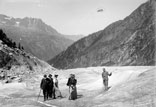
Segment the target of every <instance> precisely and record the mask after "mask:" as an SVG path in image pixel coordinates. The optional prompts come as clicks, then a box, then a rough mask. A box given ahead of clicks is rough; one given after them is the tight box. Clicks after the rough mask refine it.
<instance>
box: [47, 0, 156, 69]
mask: <svg viewBox="0 0 156 107" xmlns="http://www.w3.org/2000/svg"><path fill="white" fill-rule="evenodd" d="M155 7H156V1H155V0H149V1H147V2H146V3H144V4H142V5H141V6H139V7H138V8H137V9H136V10H135V11H133V12H132V13H131V14H130V15H129V16H128V17H126V18H124V19H123V20H119V21H117V22H114V23H112V24H110V25H109V26H108V27H106V28H105V29H104V30H101V31H99V32H96V33H93V34H91V35H89V36H87V37H85V38H83V39H81V40H79V41H77V42H75V43H74V44H73V45H71V46H70V47H68V49H67V50H65V51H63V52H62V53H60V54H59V55H57V56H56V57H55V58H53V59H52V60H49V61H48V62H49V63H50V64H52V65H53V66H54V67H56V68H62V69H64V68H77V67H88V66H114V65H120V66H121V65H122V66H123V65H134V66H140V65H155V50H156V48H155V33H154V31H155V21H154V20H155V17H154V12H155Z"/></svg>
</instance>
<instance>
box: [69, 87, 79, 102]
mask: <svg viewBox="0 0 156 107" xmlns="http://www.w3.org/2000/svg"><path fill="white" fill-rule="evenodd" d="M75 99H77V89H76V86H73V87H69V100H75Z"/></svg>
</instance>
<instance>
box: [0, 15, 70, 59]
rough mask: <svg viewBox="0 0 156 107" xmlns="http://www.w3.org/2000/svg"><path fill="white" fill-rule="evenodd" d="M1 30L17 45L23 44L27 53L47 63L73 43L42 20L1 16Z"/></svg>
mask: <svg viewBox="0 0 156 107" xmlns="http://www.w3.org/2000/svg"><path fill="white" fill-rule="evenodd" d="M0 28H1V29H3V31H4V32H5V33H6V35H7V36H8V37H9V38H11V39H12V40H13V41H15V42H16V43H17V44H18V43H21V44H22V46H23V47H24V48H25V50H26V51H27V52H30V53H32V54H33V55H35V56H37V57H38V58H40V59H43V60H45V61H47V60H49V59H51V58H53V57H54V56H55V55H57V54H58V53H60V52H61V51H63V50H65V49H66V48H67V47H68V46H69V45H71V44H72V43H73V41H72V40H70V39H67V38H65V37H64V36H63V35H62V34H60V33H58V32H57V31H56V30H55V29H54V28H52V27H51V26H49V25H47V24H45V23H44V22H43V21H42V20H41V19H36V18H28V17H25V18H22V19H21V18H13V17H9V16H6V15H2V14H1V15H0Z"/></svg>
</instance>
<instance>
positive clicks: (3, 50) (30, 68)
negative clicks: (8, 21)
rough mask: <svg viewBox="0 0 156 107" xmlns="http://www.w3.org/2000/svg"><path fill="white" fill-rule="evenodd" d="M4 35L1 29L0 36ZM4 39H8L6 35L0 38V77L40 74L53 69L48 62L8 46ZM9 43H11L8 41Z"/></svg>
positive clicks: (23, 76) (22, 76)
mask: <svg viewBox="0 0 156 107" xmlns="http://www.w3.org/2000/svg"><path fill="white" fill-rule="evenodd" d="M2 35H5V34H4V32H2V30H1V31H0V37H1V36H2ZM5 40H9V39H8V37H7V36H3V39H2V38H0V79H1V78H3V77H4V76H6V77H5V79H7V77H17V76H18V77H21V78H25V77H31V75H32V74H35V73H37V74H40V73H43V72H46V70H48V69H50V70H52V69H53V70H54V68H52V67H51V66H50V65H49V64H48V63H46V62H44V61H42V60H39V59H38V58H36V57H34V56H33V55H31V54H29V53H27V52H25V51H24V50H20V49H18V48H14V47H10V46H9V45H8V44H6V42H5ZM10 44H11V43H10Z"/></svg>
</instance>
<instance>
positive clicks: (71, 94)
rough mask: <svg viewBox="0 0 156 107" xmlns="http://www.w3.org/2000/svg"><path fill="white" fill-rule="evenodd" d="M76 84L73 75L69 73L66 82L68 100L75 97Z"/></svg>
mask: <svg viewBox="0 0 156 107" xmlns="http://www.w3.org/2000/svg"><path fill="white" fill-rule="evenodd" d="M76 84H77V80H76V79H75V75H74V74H71V75H70V78H68V82H67V86H69V100H75V99H77V89H76Z"/></svg>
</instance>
